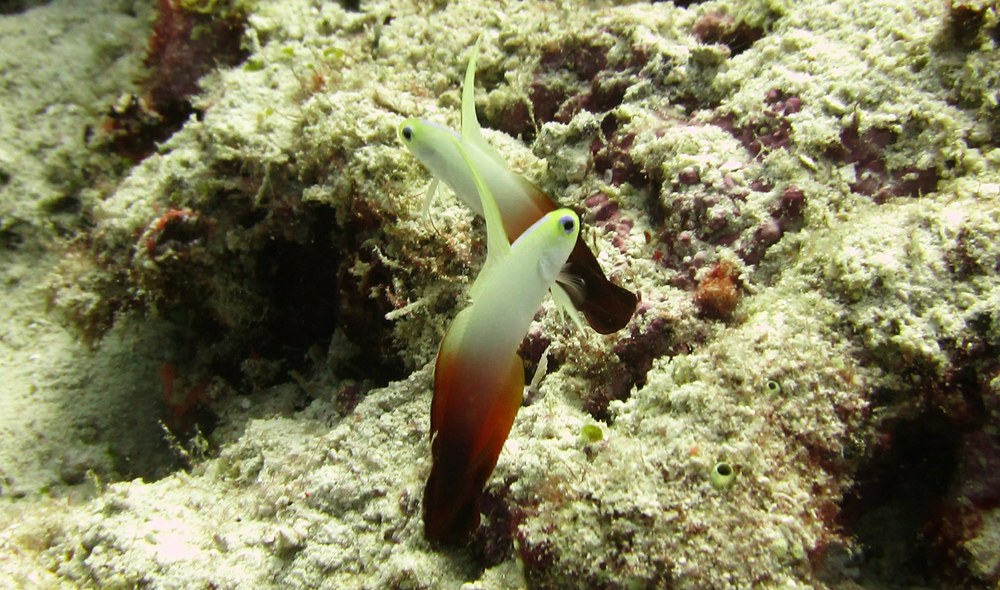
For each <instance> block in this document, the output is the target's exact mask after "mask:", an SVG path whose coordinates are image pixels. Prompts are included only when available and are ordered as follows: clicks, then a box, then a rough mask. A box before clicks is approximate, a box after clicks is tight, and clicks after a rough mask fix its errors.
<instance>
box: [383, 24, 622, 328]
mask: <svg viewBox="0 0 1000 590" xmlns="http://www.w3.org/2000/svg"><path fill="white" fill-rule="evenodd" d="M478 51H479V41H477V42H476V45H475V47H474V48H473V50H472V57H471V58H470V59H469V65H468V67H467V68H466V71H465V81H464V83H463V85H462V132H461V134H459V133H456V132H455V131H453V130H451V129H448V128H447V127H443V126H441V125H438V124H437V123H432V122H430V121H427V120H424V119H407V120H405V121H403V122H402V123H401V124H400V126H399V137H400V138H401V139H402V142H403V145H405V146H406V148H407V149H408V150H409V151H410V152H411V153H412V154H413V155H414V156H415V157H416V158H417V160H419V161H420V163H421V164H423V165H424V166H425V167H426V168H427V169H428V170H430V172H431V174H432V175H433V176H434V179H433V180H432V181H431V185H430V188H429V189H428V191H427V204H429V203H430V201H431V199H432V198H433V196H434V194H435V192H436V190H437V187H438V185H439V184H440V181H444V183H445V184H447V185H448V186H449V187H450V188H451V189H452V191H454V193H455V194H456V195H457V196H458V198H459V199H461V200H462V202H464V203H465V204H466V205H467V206H468V207H469V208H470V209H472V210H473V211H475V212H476V213H477V214H479V215H482V214H483V206H482V204H481V203H480V197H479V191H477V190H476V186H475V183H474V181H473V178H472V170H473V169H476V170H478V171H479V174H480V175H481V176H482V179H483V182H484V183H485V184H486V186H487V187H488V188H489V191H490V193H491V194H492V195H493V196H494V197H495V198H496V202H497V207H498V208H499V210H500V216H501V218H502V219H503V226H504V229H505V230H506V232H507V235H508V236H510V238H511V239H512V240H513V239H516V238H517V237H518V236H520V235H521V234H522V233H523V232H524V231H525V230H526V229H527V228H528V227H530V226H531V225H532V224H533V223H535V222H536V221H538V220H539V219H541V218H542V217H543V216H544V215H546V214H547V213H549V212H551V211H554V210H556V209H558V208H559V205H558V204H557V203H556V202H555V201H554V200H553V199H552V198H551V197H549V196H548V195H547V194H545V193H544V192H543V191H542V190H541V189H540V188H538V187H537V186H535V185H534V184H532V183H531V181H529V180H528V179H526V178H524V177H523V176H521V175H520V174H516V173H515V172H513V171H512V170H511V169H510V168H509V167H508V166H507V163H506V162H504V160H503V157H502V156H501V155H500V153H499V152H497V151H496V150H495V149H493V147H492V146H491V145H490V144H489V143H487V142H486V139H485V138H484V137H483V134H482V129H481V128H480V126H479V120H478V119H477V117H476V102H475V78H476V55H477V53H478ZM459 152H462V153H464V156H463V155H461V154H460V153H459ZM552 296H553V298H554V299H555V301H556V304H557V305H558V306H559V308H560V309H561V310H563V311H564V312H567V313H569V315H570V317H571V318H573V320H574V321H575V322H577V324H578V325H579V324H580V323H581V322H580V320H579V316H578V315H577V313H575V311H574V308H575V309H576V310H579V311H580V312H582V313H583V315H584V317H585V318H586V320H587V323H588V324H590V326H591V327H592V328H593V329H594V330H596V331H597V332H599V333H601V334H611V333H613V332H617V331H618V330H620V329H622V328H623V327H624V326H625V324H627V323H628V322H629V320H630V319H632V314H633V313H634V312H635V308H636V303H637V299H636V296H635V293H632V292H631V291H629V290H627V289H625V288H623V287H619V286H618V285H615V284H614V283H612V282H611V281H609V280H608V278H607V277H606V276H605V275H604V271H603V270H601V267H600V265H599V264H598V263H597V259H596V258H595V257H594V254H593V252H591V251H590V248H588V247H587V245H586V243H584V241H583V237H582V234H580V235H578V236H577V241H576V244H574V246H573V252H572V254H570V257H569V262H568V263H567V265H566V268H564V269H561V270H560V273H559V277H558V278H557V280H556V285H555V286H554V287H553V289H552Z"/></svg>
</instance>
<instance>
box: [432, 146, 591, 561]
mask: <svg viewBox="0 0 1000 590" xmlns="http://www.w3.org/2000/svg"><path fill="white" fill-rule="evenodd" d="M448 141H451V142H453V143H454V144H455V145H454V146H453V147H454V151H455V153H456V155H457V156H458V157H459V158H461V159H463V160H468V158H469V156H468V155H467V154H466V153H465V151H464V149H463V146H462V145H460V144H459V143H458V139H457V138H450V139H449V140H448ZM468 163H469V170H470V178H472V181H473V185H474V187H475V188H476V191H477V193H478V195H479V199H478V200H479V201H480V203H481V206H482V209H483V213H484V217H485V218H486V248H487V254H486V262H485V264H484V265H483V269H482V270H481V271H480V273H479V276H478V277H477V278H476V281H475V283H474V284H473V285H472V289H471V291H470V293H471V296H472V304H471V305H470V306H469V307H467V308H466V309H464V310H462V311H461V312H459V314H458V315H457V316H456V317H455V319H454V320H453V321H452V323H451V326H449V328H448V331H447V332H446V333H445V336H444V339H443V340H442V341H441V346H440V349H439V350H438V357H437V363H436V364H435V366H434V399H433V401H432V402H431V455H432V458H433V465H432V467H431V473H430V476H429V477H428V478H427V485H426V487H425V488H424V499H423V518H424V536H425V537H427V538H428V539H429V540H432V541H440V542H446V543H451V542H456V541H460V540H462V539H464V538H465V537H466V536H468V534H469V533H471V532H472V531H473V530H475V528H476V527H477V526H479V496H480V495H481V494H482V491H483V486H484V485H485V484H486V480H488V479H489V477H490V474H491V473H493V468H494V467H496V463H497V458H498V457H499V456H500V450H501V449H502V448H503V444H504V441H505V440H507V435H508V434H509V433H510V428H511V426H512V425H513V423H514V417H515V416H516V415H517V411H518V409H519V408H520V407H521V396H522V394H523V391H524V364H523V362H522V360H521V357H520V356H519V355H518V354H517V348H518V346H519V345H520V344H521V341H522V340H523V339H524V336H525V334H526V333H527V331H528V327H529V325H530V324H531V321H532V319H533V318H534V316H535V313H536V312H537V311H538V308H539V307H540V306H541V304H542V300H543V299H544V298H545V294H546V292H548V290H549V289H550V288H551V287H552V285H553V284H554V282H555V280H556V275H557V274H558V273H559V269H561V268H562V267H563V265H564V264H565V263H566V259H567V258H568V257H569V256H570V253H571V252H572V251H573V247H574V244H576V240H577V236H578V235H579V232H580V220H579V218H578V217H577V215H576V213H574V212H573V211H572V210H570V209H558V210H555V211H551V212H549V213H546V214H545V215H543V216H542V217H541V219H539V220H538V221H536V222H535V223H534V224H532V225H531V227H529V228H527V229H526V230H525V231H524V232H523V233H522V234H521V235H520V237H519V238H518V239H517V240H516V241H515V242H514V243H513V244H510V243H509V241H508V239H507V233H506V232H505V231H504V226H503V223H502V221H501V219H500V211H499V209H498V208H497V204H496V201H495V200H494V199H493V195H492V193H491V191H490V188H489V186H487V184H486V183H485V181H484V180H483V178H482V176H481V175H480V173H479V171H478V169H477V168H476V167H475V166H473V165H472V163H471V162H468Z"/></svg>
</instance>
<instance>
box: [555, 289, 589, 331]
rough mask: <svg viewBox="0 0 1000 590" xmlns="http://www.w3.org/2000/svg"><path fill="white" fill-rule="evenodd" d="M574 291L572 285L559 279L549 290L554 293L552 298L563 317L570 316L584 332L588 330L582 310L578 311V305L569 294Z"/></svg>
mask: <svg viewBox="0 0 1000 590" xmlns="http://www.w3.org/2000/svg"><path fill="white" fill-rule="evenodd" d="M573 291H574V288H573V287H572V286H570V285H567V284H565V283H563V282H561V281H558V280H557V282H556V283H555V284H554V285H552V289H550V290H549V292H550V293H552V300H553V301H554V302H555V304H556V309H558V310H559V313H560V314H562V316H563V318H566V317H568V318H569V319H570V320H571V321H572V322H573V325H574V326H576V329H577V330H579V331H580V333H584V332H586V331H587V330H586V328H584V324H583V318H582V317H581V316H580V312H579V311H577V309H576V307H574V306H573V297H572V296H570V294H569V293H570V292H573Z"/></svg>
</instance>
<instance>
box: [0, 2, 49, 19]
mask: <svg viewBox="0 0 1000 590" xmlns="http://www.w3.org/2000/svg"><path fill="white" fill-rule="evenodd" d="M48 3H49V0H0V15H8V14H18V13H21V12H24V11H26V10H29V9H31V8H35V7H38V6H45V5H46V4H48Z"/></svg>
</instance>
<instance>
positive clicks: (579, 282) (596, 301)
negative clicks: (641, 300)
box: [563, 233, 638, 334]
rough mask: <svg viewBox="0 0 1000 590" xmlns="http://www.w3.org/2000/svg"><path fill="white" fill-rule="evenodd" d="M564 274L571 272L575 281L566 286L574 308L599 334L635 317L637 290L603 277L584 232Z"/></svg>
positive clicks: (620, 326)
mask: <svg viewBox="0 0 1000 590" xmlns="http://www.w3.org/2000/svg"><path fill="white" fill-rule="evenodd" d="M563 274H565V275H569V276H570V277H571V278H572V280H573V282H574V283H575V284H573V285H567V287H569V288H567V289H566V293H567V294H568V295H569V298H570V300H571V301H572V302H573V307H575V308H577V309H578V310H580V312H581V313H583V317H585V318H587V323H588V324H590V327H591V328H593V329H594V330H595V331H596V332H598V333H599V334H612V333H614V332H617V331H618V330H621V329H622V328H624V327H625V324H627V323H628V322H629V320H631V319H632V314H634V313H635V307H636V304H637V303H638V299H637V298H636V296H635V293H633V292H631V291H629V290H628V289H625V288H623V287H619V286H618V285H616V284H614V283H612V282H611V281H610V280H608V278H607V277H606V276H604V271H603V270H601V265H600V264H598V263H597V259H596V258H594V253H593V252H591V251H590V248H588V247H587V245H586V244H585V243H584V242H583V234H582V233H581V234H580V236H579V237H578V238H577V240H576V245H575V246H574V247H573V252H572V254H570V255H569V261H568V262H567V263H566V267H564V269H563Z"/></svg>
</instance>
